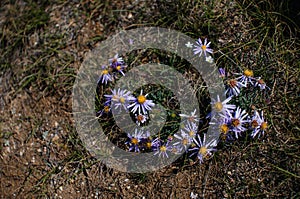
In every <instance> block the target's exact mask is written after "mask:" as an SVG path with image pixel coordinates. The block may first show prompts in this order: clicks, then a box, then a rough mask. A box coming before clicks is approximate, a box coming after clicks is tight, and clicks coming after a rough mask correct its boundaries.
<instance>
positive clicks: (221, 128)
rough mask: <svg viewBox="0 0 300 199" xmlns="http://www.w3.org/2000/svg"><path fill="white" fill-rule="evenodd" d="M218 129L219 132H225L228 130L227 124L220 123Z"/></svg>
mask: <svg viewBox="0 0 300 199" xmlns="http://www.w3.org/2000/svg"><path fill="white" fill-rule="evenodd" d="M220 131H221V133H224V134H226V133H227V132H228V131H229V128H228V126H227V125H226V124H222V125H221V126H220Z"/></svg>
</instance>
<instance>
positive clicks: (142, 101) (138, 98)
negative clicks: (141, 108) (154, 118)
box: [137, 95, 146, 104]
mask: <svg viewBox="0 0 300 199" xmlns="http://www.w3.org/2000/svg"><path fill="white" fill-rule="evenodd" d="M137 101H138V102H139V103H140V104H144V103H145V101H146V97H145V96H144V95H140V96H138V97H137Z"/></svg>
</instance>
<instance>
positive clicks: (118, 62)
mask: <svg viewBox="0 0 300 199" xmlns="http://www.w3.org/2000/svg"><path fill="white" fill-rule="evenodd" d="M125 68H126V65H125V63H124V60H123V58H122V57H119V55H118V54H116V55H115V56H114V57H113V58H111V59H109V60H108V65H103V66H102V67H101V75H100V77H99V79H98V82H97V83H98V84H99V83H101V84H108V82H112V81H113V80H114V79H115V77H116V76H117V75H118V73H119V74H121V75H123V76H124V75H125V74H124V70H125Z"/></svg>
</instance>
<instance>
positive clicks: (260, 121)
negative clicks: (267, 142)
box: [250, 111, 268, 138]
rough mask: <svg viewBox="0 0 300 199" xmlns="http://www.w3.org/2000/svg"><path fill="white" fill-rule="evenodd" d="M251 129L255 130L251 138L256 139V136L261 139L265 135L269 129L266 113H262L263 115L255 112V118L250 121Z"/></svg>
mask: <svg viewBox="0 0 300 199" xmlns="http://www.w3.org/2000/svg"><path fill="white" fill-rule="evenodd" d="M250 127H251V129H253V131H252V133H251V135H250V136H251V137H252V138H254V137H255V136H256V135H258V137H260V136H261V135H264V133H265V130H266V129H267V128H268V124H267V122H266V121H265V119H264V113H263V112H261V115H259V113H258V112H257V111H255V112H254V116H253V117H252V119H251V120H250Z"/></svg>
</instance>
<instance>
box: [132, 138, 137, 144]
mask: <svg viewBox="0 0 300 199" xmlns="http://www.w3.org/2000/svg"><path fill="white" fill-rule="evenodd" d="M138 142H139V141H138V139H136V138H132V139H131V143H132V144H134V145H137V144H138Z"/></svg>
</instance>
